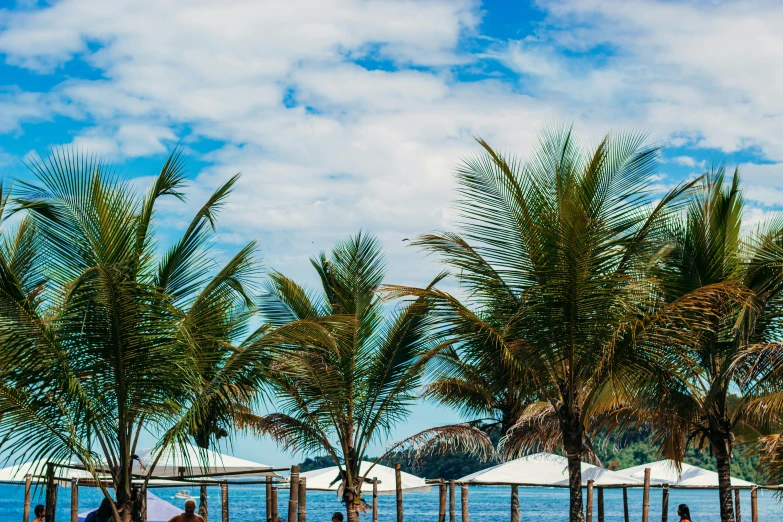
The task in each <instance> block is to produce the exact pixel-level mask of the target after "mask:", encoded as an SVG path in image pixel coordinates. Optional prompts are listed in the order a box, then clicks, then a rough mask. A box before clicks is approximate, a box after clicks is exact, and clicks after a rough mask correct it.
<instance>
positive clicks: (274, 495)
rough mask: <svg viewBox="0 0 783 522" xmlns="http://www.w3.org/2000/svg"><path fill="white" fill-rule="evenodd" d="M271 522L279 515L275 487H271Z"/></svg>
mask: <svg viewBox="0 0 783 522" xmlns="http://www.w3.org/2000/svg"><path fill="white" fill-rule="evenodd" d="M271 516H272V522H277V519H278V518H279V515H278V514H277V488H276V487H272V515H271Z"/></svg>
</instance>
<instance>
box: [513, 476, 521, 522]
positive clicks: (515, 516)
mask: <svg viewBox="0 0 783 522" xmlns="http://www.w3.org/2000/svg"><path fill="white" fill-rule="evenodd" d="M511 522H519V486H517V485H516V484H514V485H513V486H511Z"/></svg>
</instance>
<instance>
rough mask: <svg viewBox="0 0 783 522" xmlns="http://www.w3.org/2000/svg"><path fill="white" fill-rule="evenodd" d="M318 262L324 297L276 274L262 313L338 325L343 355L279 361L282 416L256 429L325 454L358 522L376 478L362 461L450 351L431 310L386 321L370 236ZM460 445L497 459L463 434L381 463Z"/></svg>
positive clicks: (279, 319) (300, 354)
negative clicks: (365, 492) (364, 494)
mask: <svg viewBox="0 0 783 522" xmlns="http://www.w3.org/2000/svg"><path fill="white" fill-rule="evenodd" d="M311 262H312V265H313V267H314V268H315V270H316V272H317V274H318V276H319V278H320V282H321V287H320V289H319V290H318V291H316V290H308V289H306V288H304V287H303V286H301V285H299V284H297V283H296V282H294V281H292V280H291V279H289V278H287V277H285V276H284V275H283V274H281V273H279V272H272V273H271V274H270V276H269V283H268V293H267V294H266V296H265V297H264V298H263V300H262V301H261V303H260V305H259V307H260V309H261V311H262V315H263V317H265V318H266V320H267V321H268V322H269V323H270V325H272V326H273V327H281V326H283V325H286V324H289V323H290V322H292V321H297V320H302V319H312V318H318V317H324V318H333V319H334V320H336V321H337V322H336V323H335V327H334V329H333V332H334V336H335V342H336V346H335V347H334V349H314V348H307V347H296V349H294V348H292V349H290V354H288V355H287V356H286V357H285V358H278V360H276V362H275V366H274V367H273V372H272V374H271V378H272V379H273V382H274V386H273V389H274V391H275V392H276V394H277V399H276V401H275V406H276V408H277V410H278V411H277V412H275V413H272V414H270V415H267V416H266V417H265V418H263V419H262V422H259V423H257V424H256V427H257V429H261V430H262V431H264V432H265V433H269V434H271V435H272V436H273V437H274V438H275V439H276V440H278V441H279V442H280V443H282V444H283V446H284V447H285V448H286V449H292V450H295V451H301V452H308V453H323V452H326V454H327V455H329V457H331V459H332V460H333V461H334V463H335V465H336V466H338V467H339V469H340V476H339V477H335V480H336V481H337V480H340V481H341V491H342V498H343V501H344V502H345V504H346V510H347V514H348V520H349V521H350V522H356V521H358V512H359V511H360V510H362V509H363V503H362V499H361V485H362V484H363V483H364V482H365V481H367V477H368V476H371V469H369V470H365V472H364V475H360V473H359V465H360V463H361V461H362V460H363V459H365V458H366V457H367V452H368V450H369V449H370V446H371V445H372V444H373V443H376V442H379V441H380V440H382V439H384V438H387V437H388V436H389V435H390V434H391V431H392V429H393V428H394V427H395V426H396V425H397V424H398V423H400V422H402V421H403V420H404V419H405V418H406V417H407V416H408V414H409V412H410V407H411V406H412V405H413V402H414V400H415V398H416V393H417V388H418V386H419V384H420V382H421V379H422V376H423V375H424V372H425V368H426V366H427V364H428V363H429V362H430V361H432V360H433V358H434V357H435V355H437V353H438V351H439V350H441V349H444V348H445V347H447V346H448V344H441V343H440V340H439V338H438V337H437V332H436V331H435V330H434V329H433V328H432V321H431V320H430V317H429V315H428V314H427V313H426V310H425V308H426V307H425V305H426V303H425V302H424V300H418V301H415V302H413V303H406V304H403V305H401V306H398V307H396V308H395V309H394V310H391V311H388V312H387V313H384V302H383V301H382V300H381V298H380V297H379V295H378V289H379V286H380V285H381V282H382V280H383V276H384V271H385V269H384V259H383V255H382V253H381V247H380V244H379V242H378V240H377V239H376V238H375V237H373V236H372V235H369V234H367V233H359V234H357V235H355V236H353V237H351V238H349V239H348V240H347V241H343V242H339V243H337V244H336V245H335V247H334V249H333V250H332V252H331V253H330V255H329V256H327V255H326V254H324V253H322V254H321V255H320V256H319V257H317V258H314V259H312V260H311ZM463 436H465V437H463ZM471 437H472V438H471ZM469 438H471V440H470V442H467V441H468V439H469ZM458 439H461V440H462V441H463V442H465V446H466V447H467V446H470V448H469V449H473V450H477V451H479V452H481V451H482V450H483V451H485V452H488V451H491V443H490V442H489V440H488V438H486V436H484V435H483V434H481V433H480V432H478V430H475V429H474V428H472V427H470V426H461V427H453V428H450V429H447V430H440V431H437V430H436V431H429V430H428V431H427V432H426V433H422V434H418V435H417V436H415V437H413V438H410V439H407V440H406V441H404V443H401V444H397V445H394V446H392V447H391V448H389V450H388V451H387V452H386V453H384V454H383V455H381V456H380V457H379V458H378V459H376V460H375V463H377V462H378V461H380V460H381V459H382V458H384V457H385V456H386V455H389V454H391V453H392V452H394V451H397V450H398V449H400V448H401V447H404V446H405V445H406V444H417V445H419V444H420V445H423V446H427V445H438V444H444V443H448V444H451V445H452V446H455V445H456V444H457V441H458ZM333 441H335V442H333ZM471 444H472V446H471Z"/></svg>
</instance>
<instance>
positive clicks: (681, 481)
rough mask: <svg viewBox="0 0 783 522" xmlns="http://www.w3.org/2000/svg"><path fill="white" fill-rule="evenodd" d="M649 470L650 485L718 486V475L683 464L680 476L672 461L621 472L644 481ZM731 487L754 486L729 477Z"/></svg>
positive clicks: (663, 461) (652, 463) (745, 481)
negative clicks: (646, 471) (648, 469)
mask: <svg viewBox="0 0 783 522" xmlns="http://www.w3.org/2000/svg"><path fill="white" fill-rule="evenodd" d="M645 468H650V483H651V484H670V485H673V486H674V485H676V486H715V487H717V486H718V474H717V473H716V472H714V471H709V470H706V469H703V468H700V467H698V466H691V465H690V464H685V463H683V465H682V474H679V473H678V472H677V467H676V466H675V464H674V461H673V460H659V461H657V462H651V463H649V464H642V465H641V466H634V467H632V468H626V469H624V470H622V471H621V473H623V474H625V475H630V476H631V477H634V478H636V479H639V480H644V469H645ZM731 485H732V486H754V485H755V484H753V483H752V482H748V481H747V480H742V479H738V478H734V477H731Z"/></svg>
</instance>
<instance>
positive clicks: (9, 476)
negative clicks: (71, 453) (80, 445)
mask: <svg viewBox="0 0 783 522" xmlns="http://www.w3.org/2000/svg"><path fill="white" fill-rule="evenodd" d="M49 462H50V461H49V459H38V460H33V461H30V462H24V463H22V464H14V465H13V466H8V467H5V468H2V469H0V483H13V482H18V483H22V482H24V481H25V477H26V476H27V475H32V476H33V482H44V481H45V479H44V478H43V476H44V475H46V465H47V464H48V463H49ZM51 462H54V463H58V464H68V465H72V466H81V463H78V462H76V461H63V460H59V461H51ZM55 477H57V478H59V479H61V482H64V481H69V480H70V479H72V478H77V479H90V478H92V475H90V474H89V473H88V472H86V471H84V470H80V469H70V468H61V467H56V468H55Z"/></svg>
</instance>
